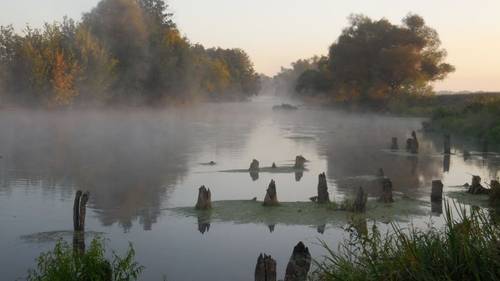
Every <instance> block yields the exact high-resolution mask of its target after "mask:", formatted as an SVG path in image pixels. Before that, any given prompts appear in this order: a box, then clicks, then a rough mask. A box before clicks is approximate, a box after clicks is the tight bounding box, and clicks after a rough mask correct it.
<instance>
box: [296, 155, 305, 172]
mask: <svg viewBox="0 0 500 281" xmlns="http://www.w3.org/2000/svg"><path fill="white" fill-rule="evenodd" d="M305 164H306V158H304V156H302V155H298V156H297V157H295V165H294V168H295V169H299V170H303V169H304V168H305Z"/></svg>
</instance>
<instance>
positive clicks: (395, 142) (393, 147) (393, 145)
mask: <svg viewBox="0 0 500 281" xmlns="http://www.w3.org/2000/svg"><path fill="white" fill-rule="evenodd" d="M398 149H399V145H398V138H396V137H393V138H392V142H391V150H398Z"/></svg>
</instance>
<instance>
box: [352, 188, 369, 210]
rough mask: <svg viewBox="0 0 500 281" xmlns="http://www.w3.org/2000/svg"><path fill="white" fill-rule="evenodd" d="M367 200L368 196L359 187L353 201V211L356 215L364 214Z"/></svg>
mask: <svg viewBox="0 0 500 281" xmlns="http://www.w3.org/2000/svg"><path fill="white" fill-rule="evenodd" d="M367 200H368V196H367V195H366V193H365V191H364V190H363V188H362V187H359V189H358V192H357V193H356V199H355V200H354V206H353V211H354V212H356V213H364V212H365V211H366V202H367Z"/></svg>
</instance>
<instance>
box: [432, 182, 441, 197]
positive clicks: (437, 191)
mask: <svg viewBox="0 0 500 281" xmlns="http://www.w3.org/2000/svg"><path fill="white" fill-rule="evenodd" d="M441 200H443V183H442V182H441V181H440V180H434V181H432V190H431V202H441Z"/></svg>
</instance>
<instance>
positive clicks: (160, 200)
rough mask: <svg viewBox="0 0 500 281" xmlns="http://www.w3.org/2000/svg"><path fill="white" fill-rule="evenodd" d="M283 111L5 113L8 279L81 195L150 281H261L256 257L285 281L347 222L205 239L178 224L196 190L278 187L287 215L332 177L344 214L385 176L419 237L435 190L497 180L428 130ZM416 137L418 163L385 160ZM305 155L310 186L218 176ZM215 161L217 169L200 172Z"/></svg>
mask: <svg viewBox="0 0 500 281" xmlns="http://www.w3.org/2000/svg"><path fill="white" fill-rule="evenodd" d="M276 103H278V101H275V100H273V99H272V98H267V97H261V98H258V99H256V100H255V101H253V102H249V103H242V104H241V103H239V104H234V103H226V104H205V105H200V106H197V107H194V108H189V109H188V108H184V109H175V110H172V109H171V110H166V111H134V112H129V111H110V112H66V113H64V112H58V113H46V112H17V111H16V112H14V111H4V112H0V155H2V156H3V157H2V159H0V249H1V250H0V272H1V276H2V278H1V279H2V280H16V279H22V278H23V277H24V276H25V275H26V272H27V270H28V268H32V267H33V266H34V265H35V262H34V259H35V257H37V256H38V255H39V254H40V253H41V252H43V251H46V250H48V249H50V248H51V247H53V245H54V243H55V239H56V238H57V237H63V238H65V239H68V241H70V240H71V235H70V234H69V235H68V233H66V234H65V232H64V231H69V230H71V228H72V204H73V197H74V193H75V191H76V190H78V189H82V190H87V191H90V194H91V196H90V201H89V205H88V211H87V227H86V228H87V230H88V231H93V232H102V235H103V236H104V237H105V238H106V239H107V245H108V246H109V247H110V248H113V249H116V250H117V251H118V252H123V251H124V250H125V249H126V247H127V245H128V243H129V242H131V243H133V245H134V247H135V249H136V251H137V260H138V261H139V262H140V263H141V264H143V265H144V266H146V270H145V272H144V274H143V276H142V280H162V278H163V276H166V277H167V279H168V280H170V281H172V280H173V281H175V280H193V281H194V280H216V281H224V280H228V281H229V280H231V281H235V280H252V279H253V273H254V268H255V262H256V259H257V256H258V255H259V253H260V252H265V253H268V254H271V255H272V256H273V257H274V258H275V259H276V260H277V263H278V276H279V278H282V276H283V275H284V270H285V267H286V263H287V262H288V258H289V256H290V254H291V250H292V247H293V246H294V245H295V244H296V243H297V242H298V241H304V242H305V243H306V244H307V245H308V246H309V247H310V250H311V252H312V255H313V256H314V257H321V256H322V255H323V254H324V252H323V250H322V249H321V247H319V246H318V245H317V243H318V241H319V240H318V239H321V240H325V241H326V242H328V243H330V244H331V245H335V244H336V243H338V241H339V240H340V239H342V238H343V237H344V236H346V234H345V232H344V231H343V229H342V226H344V225H345V224H346V223H345V220H343V219H340V220H338V221H335V218H333V219H332V221H330V222H329V223H328V224H326V226H325V230H324V232H323V231H318V227H319V230H321V228H322V225H315V224H316V222H311V223H304V222H303V220H301V223H300V224H294V223H289V224H284V223H278V224H276V225H274V226H271V227H270V226H268V225H266V224H264V223H262V222H260V221H259V220H258V219H255V220H254V221H252V220H251V219H250V220H248V221H245V222H242V221H238V220H231V219H214V220H212V221H210V228H209V230H208V232H204V233H202V232H200V229H201V230H203V227H202V226H203V225H201V226H200V227H199V225H198V218H197V217H196V216H190V215H186V214H183V213H180V212H177V211H176V210H177V209H176V208H178V207H188V206H193V205H194V204H195V201H196V198H197V190H198V188H199V187H200V185H206V186H207V187H209V188H210V189H211V190H212V199H213V200H235V199H243V200H245V199H251V198H253V197H257V198H258V199H259V200H262V199H263V197H264V195H265V189H266V187H267V185H268V183H269V181H270V180H271V179H274V180H275V181H276V183H277V190H278V199H279V200H280V201H283V202H286V201H290V202H295V201H308V198H309V197H311V196H313V195H315V193H316V185H317V175H318V174H319V173H320V172H323V171H324V172H326V175H327V178H328V183H329V190H330V194H331V197H333V198H334V199H335V200H336V201H340V200H342V199H343V198H345V197H349V196H351V195H352V193H353V190H354V188H355V187H357V186H359V185H363V186H365V188H367V189H368V192H369V194H370V198H371V199H372V198H375V197H376V196H377V193H378V188H377V187H376V186H374V185H373V184H370V182H369V181H370V179H371V178H373V175H374V174H375V173H376V171H377V170H378V169H379V168H383V169H384V170H385V173H386V175H387V176H388V177H390V178H391V179H392V181H393V184H394V190H395V194H396V200H399V199H401V197H402V196H404V197H407V198H410V199H414V200H417V202H418V203H417V205H418V206H417V208H413V209H412V211H404V210H402V209H400V208H394V210H393V212H396V213H398V214H397V215H401V218H400V219H402V223H406V222H408V221H411V222H413V223H415V224H417V225H422V226H424V225H426V223H427V222H429V221H430V219H431V218H432V220H433V221H436V222H439V221H440V217H439V213H436V212H431V205H430V203H428V201H429V200H428V199H429V196H430V183H431V181H432V180H433V179H442V180H443V182H444V184H445V186H446V187H447V188H446V192H452V191H454V190H460V189H458V188H456V187H453V186H456V185H462V184H464V183H465V182H467V181H470V177H471V176H470V174H478V175H480V176H481V177H482V178H483V179H484V180H485V181H489V179H491V178H497V177H498V175H499V172H498V169H499V167H500V158H499V156H498V155H497V154H495V153H490V154H488V155H482V154H480V153H477V154H476V153H474V151H478V150H479V149H478V148H475V147H474V146H473V145H470V144H467V143H459V142H457V141H455V140H454V141H453V143H454V147H453V151H454V152H455V154H454V155H452V156H451V157H450V161H449V164H448V163H447V160H446V159H445V158H444V157H443V156H442V155H441V154H440V152H441V151H442V139H441V137H439V136H438V137H433V136H426V135H422V133H421V132H420V131H419V129H420V127H421V126H420V124H421V121H422V120H420V119H412V118H396V117H387V116H376V115H368V114H366V115H354V114H346V113H340V112H335V111H331V110H322V109H315V108H307V107H302V108H300V110H298V111H296V112H273V111H272V110H271V107H272V105H273V104H276ZM411 130H417V131H418V136H419V138H420V142H421V144H420V145H421V153H420V154H419V156H418V157H414V156H409V155H406V154H405V153H391V152H390V151H387V150H386V148H387V147H388V146H389V144H390V139H391V137H392V136H397V137H399V140H400V146H403V140H405V139H406V137H408V135H409V133H410V132H411ZM464 147H465V148H467V149H468V150H470V151H472V152H473V153H472V157H471V158H470V159H467V160H464V157H463V156H462V155H463V154H462V149H463V148H464ZM299 154H302V155H304V156H305V157H306V158H307V159H308V160H310V162H309V163H308V165H307V168H308V171H305V172H304V174H303V175H295V174H293V173H291V174H290V173H283V174H279V173H273V174H269V173H260V174H259V177H258V179H252V177H251V176H250V175H249V174H248V173H225V172H220V171H222V170H229V169H246V168H248V166H249V165H250V162H251V160H252V159H253V158H255V159H258V160H259V161H260V163H261V166H270V165H271V164H272V163H273V162H275V163H276V164H277V165H278V166H280V165H287V164H292V163H293V159H294V158H295V156H296V155H299ZM209 161H215V162H217V165H215V166H208V165H201V163H206V162H209ZM448 166H449V167H448ZM401 200H402V199H401ZM415 209H416V210H415ZM434 211H436V210H434ZM399 212H401V214H399ZM297 216H300V214H299V215H297ZM229 217H230V216H229ZM404 217H406V219H404ZM292 221H293V219H292ZM273 227H274V230H273V231H271V229H272V228H273ZM46 232H49V233H48V234H47V233H46ZM321 232H323V233H321ZM44 233H45V234H44ZM50 233H52V235H49V234H50Z"/></svg>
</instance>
